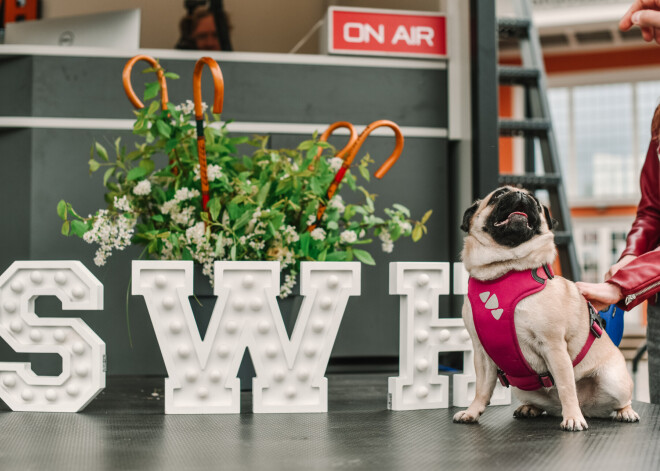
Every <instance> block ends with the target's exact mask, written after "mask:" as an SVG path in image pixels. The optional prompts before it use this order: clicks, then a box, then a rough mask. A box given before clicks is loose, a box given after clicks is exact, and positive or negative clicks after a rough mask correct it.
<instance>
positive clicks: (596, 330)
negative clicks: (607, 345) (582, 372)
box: [573, 301, 603, 366]
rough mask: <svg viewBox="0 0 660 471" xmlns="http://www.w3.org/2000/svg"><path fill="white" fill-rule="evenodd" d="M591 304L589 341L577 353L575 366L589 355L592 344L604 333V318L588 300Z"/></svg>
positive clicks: (574, 361)
mask: <svg viewBox="0 0 660 471" xmlns="http://www.w3.org/2000/svg"><path fill="white" fill-rule="evenodd" d="M587 305H588V306H589V323H590V324H591V325H590V328H589V336H588V337H587V341H586V342H585V344H584V347H582V350H580V353H578V354H577V356H576V357H575V360H573V366H575V365H577V364H578V363H580V362H581V361H582V359H583V358H584V357H585V356H586V355H587V352H588V351H589V349H590V348H591V344H592V343H594V340H596V339H599V338H600V337H601V336H602V335H603V319H601V317H600V316H599V315H598V312H597V311H596V308H594V307H593V306H592V305H591V303H590V302H589V301H587Z"/></svg>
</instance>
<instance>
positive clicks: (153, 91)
mask: <svg viewBox="0 0 660 471" xmlns="http://www.w3.org/2000/svg"><path fill="white" fill-rule="evenodd" d="M159 91H160V83H158V82H151V83H148V84H146V86H145V88H144V99H145V100H151V99H152V98H154V97H155V96H156V95H158V92H159ZM151 113H153V112H151Z"/></svg>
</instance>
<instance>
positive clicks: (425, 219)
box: [422, 209, 433, 224]
mask: <svg viewBox="0 0 660 471" xmlns="http://www.w3.org/2000/svg"><path fill="white" fill-rule="evenodd" d="M431 214H433V210H432V209H429V210H428V211H426V212H425V213H424V216H423V217H422V224H426V221H428V220H429V218H430V217H431Z"/></svg>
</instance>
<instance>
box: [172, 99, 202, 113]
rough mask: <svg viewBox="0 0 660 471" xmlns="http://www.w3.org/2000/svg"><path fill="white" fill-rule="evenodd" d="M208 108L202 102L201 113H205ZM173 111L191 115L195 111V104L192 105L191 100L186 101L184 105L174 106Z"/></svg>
mask: <svg viewBox="0 0 660 471" xmlns="http://www.w3.org/2000/svg"><path fill="white" fill-rule="evenodd" d="M208 107H209V106H208V105H207V104H206V103H204V102H202V113H204V112H206V110H207V109H208ZM174 109H175V110H177V111H181V112H182V113H183V114H192V113H194V111H195V103H193V101H192V100H186V102H185V103H181V104H180V105H176V106H175V107H174Z"/></svg>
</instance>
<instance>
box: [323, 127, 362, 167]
mask: <svg viewBox="0 0 660 471" xmlns="http://www.w3.org/2000/svg"><path fill="white" fill-rule="evenodd" d="M339 128H346V129H348V130H349V132H350V133H351V135H350V137H349V138H348V142H347V143H346V145H345V146H344V147H343V148H342V149H341V150H340V151H339V152H337V153H336V154H335V157H339V158H340V159H343V158H344V157H345V156H346V154H348V151H350V150H351V147H353V145H354V144H355V141H357V139H358V133H357V131H356V130H355V126H353V125H352V124H351V123H349V122H348V121H337V122H336V123H332V124H331V125H330V126H328V129H326V130H325V131H324V132H323V134H321V137H320V138H319V141H321V142H327V141H328V138H329V137H330V136H331V135H332V133H333V132H334V131H335V129H339ZM322 153H323V149H319V150H318V152H317V153H316V157H315V159H318V158H319V157H320V156H321V154H322Z"/></svg>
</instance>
